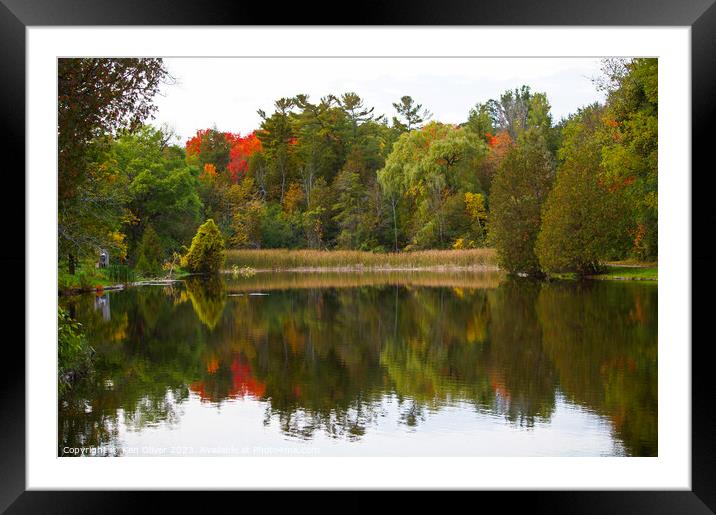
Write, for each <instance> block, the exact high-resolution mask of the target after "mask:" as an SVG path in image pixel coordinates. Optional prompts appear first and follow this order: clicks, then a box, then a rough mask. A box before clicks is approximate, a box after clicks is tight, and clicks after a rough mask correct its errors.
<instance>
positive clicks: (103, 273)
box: [57, 261, 190, 295]
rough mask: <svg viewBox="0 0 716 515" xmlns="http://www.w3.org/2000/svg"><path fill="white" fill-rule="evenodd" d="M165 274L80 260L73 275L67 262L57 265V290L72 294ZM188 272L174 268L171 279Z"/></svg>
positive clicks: (145, 279)
mask: <svg viewBox="0 0 716 515" xmlns="http://www.w3.org/2000/svg"><path fill="white" fill-rule="evenodd" d="M166 275H167V274H162V275H161V276H157V277H149V276H144V275H142V274H138V273H136V272H135V271H134V270H133V269H131V268H129V267H126V266H117V265H110V266H109V267H107V268H95V266H94V262H93V261H80V262H79V263H78V264H77V266H76V267H75V273H74V275H71V274H70V273H69V272H68V271H67V263H62V262H61V263H60V264H59V266H58V267H57V290H58V292H59V293H60V294H63V295H64V294H73V293H80V292H87V291H98V290H104V289H112V288H118V287H122V286H126V285H136V284H142V283H144V282H152V281H157V280H164V279H166ZM189 275H190V274H189V273H187V272H186V271H184V270H182V269H181V268H175V269H174V272H173V274H172V279H182V278H184V277H187V276H189Z"/></svg>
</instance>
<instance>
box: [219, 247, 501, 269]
mask: <svg viewBox="0 0 716 515" xmlns="http://www.w3.org/2000/svg"><path fill="white" fill-rule="evenodd" d="M234 265H236V266H238V267H245V266H248V267H251V268H254V269H256V270H303V269H308V270H312V269H326V268H328V269H348V270H360V269H369V270H380V269H383V270H387V269H394V270H411V269H443V268H444V269H449V268H461V269H485V268H497V257H496V254H495V250H494V249H467V250H423V251H415V252H400V253H378V252H363V251H359V250H330V251H326V250H285V249H266V250H229V251H227V252H226V265H225V267H226V268H227V269H230V268H231V267H232V266H234Z"/></svg>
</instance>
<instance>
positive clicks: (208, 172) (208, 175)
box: [199, 163, 216, 180]
mask: <svg viewBox="0 0 716 515" xmlns="http://www.w3.org/2000/svg"><path fill="white" fill-rule="evenodd" d="M215 177H216V167H215V166H214V165H213V164H211V163H206V164H205V165H204V171H202V172H201V175H199V179H201V180H206V179H213V178H215Z"/></svg>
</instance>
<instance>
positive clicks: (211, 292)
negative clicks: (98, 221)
mask: <svg viewBox="0 0 716 515" xmlns="http://www.w3.org/2000/svg"><path fill="white" fill-rule="evenodd" d="M257 294H261V295H257ZM108 297H111V299H112V302H111V311H112V312H111V317H110V316H109V302H108V301H107V303H106V308H104V307H103V309H94V307H95V306H96V302H97V301H96V300H95V299H93V298H92V297H91V296H89V297H88V296H80V297H72V298H67V299H62V300H63V302H66V303H69V304H72V307H73V309H74V310H75V312H76V313H77V316H78V317H79V319H80V321H82V323H83V324H84V326H85V328H86V329H87V330H88V333H89V334H90V338H91V341H92V345H93V346H94V347H95V349H96V350H97V355H98V362H97V367H96V368H97V371H96V373H95V374H94V375H93V376H91V377H89V378H88V379H87V380H85V381H84V382H82V383H79V384H78V385H77V386H76V388H75V389H74V390H73V391H72V392H70V394H68V395H67V396H66V397H65V398H63V399H61V400H60V424H59V442H60V448H63V447H64V446H88V445H89V446H93V445H108V444H113V445H114V446H116V447H118V448H120V449H121V441H122V434H123V432H127V433H131V432H134V433H137V432H139V433H141V432H142V431H148V430H155V431H168V430H170V429H171V428H177V427H181V424H182V417H183V409H184V408H185V407H187V406H193V404H192V403H198V404H199V405H201V406H204V407H205V408H206V409H212V410H217V409H218V410H224V411H226V410H232V409H238V408H239V406H242V405H246V406H249V405H253V404H257V405H260V406H261V409H262V411H263V415H262V416H261V417H260V418H256V417H254V418H252V419H248V420H244V421H243V424H253V425H257V426H262V427H264V429H263V431H264V432H265V435H266V436H267V437H268V435H270V434H273V433H276V431H279V432H280V434H282V435H284V437H289V438H292V439H296V440H301V441H306V442H310V441H311V440H312V439H316V438H318V437H321V438H325V437H328V438H330V439H333V440H334V441H337V442H338V443H340V442H345V444H346V445H350V443H351V442H360V441H362V440H363V439H365V438H367V436H369V435H370V434H371V432H376V431H386V429H385V428H384V427H383V426H385V423H384V422H382V421H383V420H385V419H386V416H387V415H389V413H388V412H391V413H392V411H391V410H395V411H396V413H397V425H396V427H393V428H392V429H390V431H392V432H393V433H394V434H396V435H397V434H399V433H400V432H401V431H404V432H405V431H407V432H420V431H428V430H430V431H434V430H435V429H434V428H431V429H427V427H428V425H429V424H427V423H426V421H428V420H429V419H430V417H431V416H433V415H434V414H436V413H460V414H461V416H462V414H464V413H465V412H469V413H471V415H470V416H471V417H473V419H474V420H475V421H477V420H480V417H499V418H500V419H501V420H503V423H502V427H504V428H505V430H515V429H517V430H520V431H532V430H534V428H535V426H536V425H537V426H541V425H550V424H551V423H552V421H553V419H554V417H555V412H556V410H557V409H558V405H559V406H563V405H564V403H565V402H567V403H569V404H570V405H572V406H575V407H577V408H579V409H580V410H586V411H588V412H590V413H593V414H594V416H596V417H599V419H600V420H604V421H606V424H607V425H608V426H609V430H610V432H611V433H610V434H611V438H613V439H614V441H615V442H616V444H618V447H619V448H620V449H623V452H625V453H626V454H628V455H640V456H653V455H656V454H657V432H656V427H657V425H656V424H657V381H656V377H657V375H656V374H657V356H656V350H657V323H656V314H657V288H656V286H655V285H650V284H626V283H621V282H619V283H607V282H594V283H574V282H558V283H541V282H531V281H522V280H520V281H514V280H507V279H505V278H503V277H500V276H499V275H497V274H451V273H441V274H426V273H412V274H411V273H402V274H397V273H363V274H321V273H318V274H271V275H268V274H257V275H256V276H254V277H251V278H237V279H228V280H226V281H224V280H223V279H221V280H220V279H216V280H212V281H206V280H197V279H194V280H192V281H187V282H186V284H184V285H178V286H174V287H144V288H137V289H130V290H127V291H123V292H116V293H110V294H108ZM105 309H106V311H107V314H106V315H105ZM451 410H452V411H451ZM212 423H215V422H212ZM277 428H278V429H277ZM401 428H402V429H401ZM206 431H207V432H210V431H212V427H211V426H210V423H209V422H207V427H206ZM186 443H187V444H188V445H191V442H186ZM620 452H621V451H620ZM378 453H379V452H378ZM506 454H507V453H506Z"/></svg>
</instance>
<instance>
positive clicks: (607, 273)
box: [550, 261, 659, 282]
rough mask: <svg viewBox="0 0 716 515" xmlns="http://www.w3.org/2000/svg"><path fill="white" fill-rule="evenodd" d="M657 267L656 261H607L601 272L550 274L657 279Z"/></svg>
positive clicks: (569, 277)
mask: <svg viewBox="0 0 716 515" xmlns="http://www.w3.org/2000/svg"><path fill="white" fill-rule="evenodd" d="M658 272H659V269H658V266H657V264H656V263H639V262H636V261H631V262H628V263H625V262H616V263H608V264H606V265H605V270H604V272H603V273H601V274H595V275H588V276H584V277H580V276H578V275H577V274H574V273H563V274H550V277H552V278H553V279H594V280H599V281H655V282H656V281H658V280H659V274H658Z"/></svg>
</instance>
